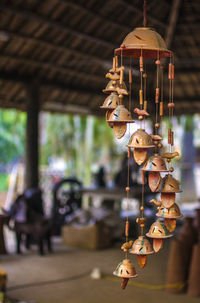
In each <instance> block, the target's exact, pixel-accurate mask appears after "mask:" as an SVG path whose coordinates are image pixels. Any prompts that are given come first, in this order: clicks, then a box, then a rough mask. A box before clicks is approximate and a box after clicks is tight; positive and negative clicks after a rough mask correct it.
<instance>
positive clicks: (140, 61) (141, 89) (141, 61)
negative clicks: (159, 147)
mask: <svg viewBox="0 0 200 303" xmlns="http://www.w3.org/2000/svg"><path fill="white" fill-rule="evenodd" d="M139 65H140V91H139V100H140V109H143V105H144V104H143V98H144V94H143V93H144V92H143V72H144V63H143V56H142V49H141V55H140V58H139ZM139 118H140V117H139ZM140 128H142V120H140Z"/></svg>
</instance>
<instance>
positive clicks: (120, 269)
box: [113, 259, 137, 289]
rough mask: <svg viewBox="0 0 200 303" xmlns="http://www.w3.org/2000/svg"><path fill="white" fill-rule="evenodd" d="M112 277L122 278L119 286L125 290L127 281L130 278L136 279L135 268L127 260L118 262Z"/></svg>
mask: <svg viewBox="0 0 200 303" xmlns="http://www.w3.org/2000/svg"><path fill="white" fill-rule="evenodd" d="M113 275H114V276H117V277H119V278H122V284H121V287H122V289H125V288H126V285H127V283H128V280H129V279H130V278H136V277H137V274H136V270H135V267H134V266H133V264H132V263H131V261H130V260H128V259H124V260H123V261H122V262H120V263H119V264H118V265H117V268H116V269H115V271H114V272H113Z"/></svg>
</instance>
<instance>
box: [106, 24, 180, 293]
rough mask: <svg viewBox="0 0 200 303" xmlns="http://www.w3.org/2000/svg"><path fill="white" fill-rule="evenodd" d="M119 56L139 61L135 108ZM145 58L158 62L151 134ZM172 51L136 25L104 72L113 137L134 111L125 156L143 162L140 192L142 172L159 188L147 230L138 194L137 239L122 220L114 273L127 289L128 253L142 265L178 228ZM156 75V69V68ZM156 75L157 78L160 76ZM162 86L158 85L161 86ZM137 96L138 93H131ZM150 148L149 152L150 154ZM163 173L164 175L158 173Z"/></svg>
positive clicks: (130, 268)
mask: <svg viewBox="0 0 200 303" xmlns="http://www.w3.org/2000/svg"><path fill="white" fill-rule="evenodd" d="M118 56H119V57H120V62H121V66H119V63H118ZM123 57H130V58H132V59H133V58H135V59H136V60H138V63H139V70H140V73H141V77H140V89H139V92H138V98H139V104H138V106H137V107H135V108H132V106H131V95H129V92H128V90H127V87H126V84H125V83H124V70H125V67H124V66H123V64H122V62H123ZM146 58H147V59H148V60H147V61H146V62H145V63H146V64H148V62H149V59H152V60H154V61H153V62H154V63H155V67H156V75H157V76H156V77H157V78H156V80H157V81H156V88H155V117H156V121H155V124H154V134H151V135H150V134H148V133H147V132H146V131H145V123H144V120H145V119H146V118H147V117H149V116H150V115H149V113H148V111H147V107H148V96H147V94H146V89H145V88H146V81H147V73H146V71H145V64H144V60H146ZM162 58H169V59H170V61H169V73H168V79H169V88H170V94H169V96H170V97H169V101H168V105H167V106H166V107H167V108H168V110H169V117H170V119H171V120H170V127H169V130H168V144H169V152H166V153H162V152H161V150H162V148H163V144H162V140H163V138H162V135H161V134H160V131H159V128H160V124H161V123H162V121H161V120H162V116H163V115H164V98H163V94H162V93H160V92H163V85H164V84H163V83H162V81H161V79H163V68H162V64H161V62H162ZM172 58H173V53H172V52H171V51H170V50H168V49H167V47H166V44H165V41H164V40H163V39H162V37H161V36H160V35H159V34H158V33H157V32H155V31H154V30H152V29H151V28H148V27H141V28H136V29H134V30H133V31H132V32H131V33H129V34H128V35H127V36H126V38H125V39H124V41H123V43H122V45H121V46H120V48H118V49H116V50H115V56H114V58H113V66H112V68H111V69H110V70H109V72H108V73H107V74H106V78H107V79H109V80H108V84H107V86H106V88H105V89H104V90H103V92H104V93H106V94H108V96H107V98H106V99H105V101H104V103H103V105H102V106H101V108H102V109H104V110H106V122H107V123H108V125H109V127H111V128H112V129H113V131H114V134H115V136H116V137H117V138H118V139H120V138H122V137H123V136H124V135H125V133H126V130H127V124H128V123H134V121H133V119H132V114H131V112H130V111H133V113H135V114H136V115H137V116H138V124H139V125H140V127H138V129H137V131H135V132H134V133H133V134H132V135H131V137H130V139H129V142H128V145H127V149H128V153H127V154H128V158H130V157H131V156H132V157H133V158H134V160H135V162H136V163H137V164H138V165H141V166H142V167H141V173H142V183H143V184H142V189H141V194H142V195H141V196H142V197H143V196H144V185H145V182H146V177H147V180H148V186H149V188H150V190H151V191H152V192H154V193H156V194H157V193H159V195H160V198H159V200H156V199H152V200H151V201H149V203H153V204H154V205H155V207H157V213H156V217H157V218H156V219H155V222H154V223H153V224H152V225H151V227H150V229H149V231H148V232H146V233H145V232H144V230H145V217H144V205H145V204H144V201H143V198H141V201H142V202H141V203H140V216H139V218H137V220H136V222H137V223H138V225H139V227H140V231H141V232H140V235H139V237H138V238H137V239H136V240H135V241H132V240H130V241H129V240H128V234H129V221H128V220H127V221H126V226H125V237H126V242H125V243H123V245H122V246H121V249H122V250H123V252H124V253H125V259H124V260H123V261H122V262H120V263H119V264H118V266H117V268H116V270H115V271H114V272H113V274H114V275H115V276H117V277H120V278H122V285H121V286H122V289H125V287H126V285H127V283H128V280H129V278H134V277H136V276H137V274H136V271H135V267H134V265H133V264H132V263H131V261H130V260H129V259H128V254H130V255H136V256H137V260H138V263H139V266H140V267H141V268H144V267H145V265H146V263H147V256H148V255H151V254H154V253H158V252H159V251H160V250H161V248H162V245H163V240H164V239H167V238H170V237H172V236H173V231H174V230H175V228H176V220H177V219H179V218H181V217H182V215H181V213H180V209H179V207H178V205H177V204H176V203H175V200H176V194H177V193H179V192H181V190H180V183H179V181H178V180H176V179H175V178H174V177H173V175H172V173H173V171H174V169H173V167H172V165H171V161H172V160H173V159H174V158H175V157H177V156H179V154H178V152H176V151H174V132H173V123H172V117H173V109H174V101H173V83H174V82H173V80H174V65H173V63H172ZM154 75H155V73H154ZM161 75H162V77H161ZM159 77H160V78H159ZM131 85H132V67H131V66H130V68H129V88H130V91H131V87H132V86H131ZM161 85H162V86H161ZM128 95H129V110H128V109H127V108H126V107H125V106H124V104H123V98H124V97H125V96H128ZM134 95H136V94H134ZM149 151H151V156H150V157H149ZM161 173H162V175H161ZM126 191H127V193H129V192H130V187H126Z"/></svg>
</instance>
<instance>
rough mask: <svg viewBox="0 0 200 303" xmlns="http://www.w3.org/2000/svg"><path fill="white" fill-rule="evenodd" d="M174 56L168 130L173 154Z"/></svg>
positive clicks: (170, 67)
mask: <svg viewBox="0 0 200 303" xmlns="http://www.w3.org/2000/svg"><path fill="white" fill-rule="evenodd" d="M172 59H173V57H172V55H171V56H170V63H169V73H168V78H169V103H168V109H169V129H168V144H169V151H170V152H172V146H173V145H174V133H173V130H172V128H173V108H174V100H173V93H174V92H173V91H174V89H173V87H174V83H173V81H174V64H173V63H172Z"/></svg>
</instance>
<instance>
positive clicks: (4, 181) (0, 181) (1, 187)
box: [0, 174, 8, 192]
mask: <svg viewBox="0 0 200 303" xmlns="http://www.w3.org/2000/svg"><path fill="white" fill-rule="evenodd" d="M7 189H8V175H7V174H0V192H1V191H7Z"/></svg>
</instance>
